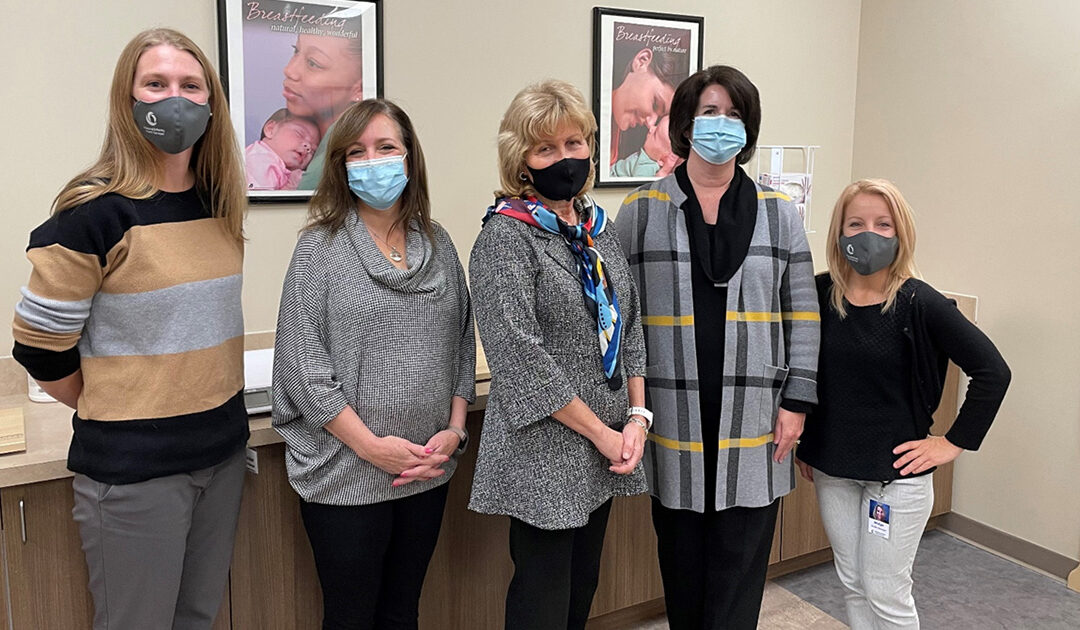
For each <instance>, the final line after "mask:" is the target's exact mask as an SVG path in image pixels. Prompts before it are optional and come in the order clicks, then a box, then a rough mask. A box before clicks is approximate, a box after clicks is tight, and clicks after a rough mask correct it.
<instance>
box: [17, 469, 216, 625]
mask: <svg viewBox="0 0 1080 630" xmlns="http://www.w3.org/2000/svg"><path fill="white" fill-rule="evenodd" d="M74 503H75V498H74V494H73V493H72V489H71V479H70V478H69V479H55V480H52V481H43V482H40V483H33V484H27V485H22V486H12V487H8V488H3V489H0V513H2V517H3V520H2V522H3V536H4V561H5V562H6V564H7V571H6V575H7V585H6V586H7V588H8V594H9V597H8V598H3V599H7V600H8V601H10V604H11V628H13V630H24V629H25V630H52V629H55V630H75V629H78V628H90V627H91V624H92V622H93V618H94V604H93V601H92V599H91V597H90V592H89V591H88V590H87V587H86V584H87V582H88V577H87V571H86V560H85V557H84V555H83V551H82V541H81V539H80V538H79V529H78V527H77V526H76V525H75V520H74V519H73V518H72V516H71V509H72V507H73V506H74ZM24 536H25V537H24ZM0 609H2V608H0ZM2 619H3V622H2V623H3V624H4V627H7V615H6V614H5V615H4V616H3V617H2ZM229 628H230V623H229V593H228V589H227V588H226V592H225V597H224V598H223V600H222V609H221V610H220V611H219V613H218V617H217V619H216V620H215V622H214V630H228V629H229Z"/></svg>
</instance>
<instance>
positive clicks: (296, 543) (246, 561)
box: [230, 444, 322, 630]
mask: <svg viewBox="0 0 1080 630" xmlns="http://www.w3.org/2000/svg"><path fill="white" fill-rule="evenodd" d="M256 453H257V454H258V462H259V474H257V475H255V474H252V473H250V472H249V473H247V474H246V476H245V478H244V499H243V501H242V502H241V504H240V520H239V523H238V525H237V531H236V545H235V547H234V548H233V563H232V572H231V574H230V583H231V588H232V601H231V603H232V627H233V628H235V629H236V630H247V629H249V628H250V629H252V630H277V629H279V628H280V629H281V630H292V629H294V628H295V629H296V630H303V629H305V628H312V629H314V628H319V627H321V624H322V591H321V590H320V589H319V580H318V577H317V576H316V574H315V560H314V558H313V557H312V555H311V545H310V544H309V543H308V539H307V534H306V533H305V532H304V525H303V523H302V522H301V520H300V499H299V497H297V495H296V492H295V491H293V489H292V487H290V486H289V480H288V477H287V475H286V474H285V446H284V445H283V444H272V445H269V446H263V447H260V448H258V449H256Z"/></svg>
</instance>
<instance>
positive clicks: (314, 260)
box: [273, 213, 476, 505]
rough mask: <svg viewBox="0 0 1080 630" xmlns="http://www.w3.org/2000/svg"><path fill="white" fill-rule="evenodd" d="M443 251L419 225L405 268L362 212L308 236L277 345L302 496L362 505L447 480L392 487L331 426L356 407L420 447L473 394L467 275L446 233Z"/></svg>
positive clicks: (293, 469) (277, 394) (298, 254)
mask: <svg viewBox="0 0 1080 630" xmlns="http://www.w3.org/2000/svg"><path fill="white" fill-rule="evenodd" d="M434 227H435V246H434V247H432V244H431V242H429V241H428V239H427V238H426V237H424V236H423V235H422V234H421V233H420V232H419V231H418V229H417V228H416V227H415V226H413V229H411V230H410V231H409V232H408V235H407V237H406V258H407V260H408V262H409V268H408V269H407V270H401V269H398V268H396V267H394V265H393V264H391V263H390V261H388V260H387V259H386V257H385V256H383V254H382V252H380V251H379V248H378V246H377V245H376V244H375V242H374V241H373V240H372V238H371V235H370V234H369V233H368V230H367V228H365V227H364V225H363V223H362V222H361V220H360V219H359V217H358V216H357V215H356V214H355V213H353V214H350V215H349V218H348V220H347V221H346V224H345V226H344V227H342V228H341V229H339V230H337V231H336V232H334V233H331V232H330V231H329V230H328V229H326V228H322V227H316V228H312V229H309V230H306V231H305V232H304V233H303V234H301V235H300V240H299V241H298V242H297V244H296V250H295V252H294V253H293V258H292V264H290V265H289V271H288V273H287V274H286V276H285V282H284V287H283V288H282V292H281V308H280V310H279V312H278V324H277V338H276V340H275V343H274V378H273V394H274V409H273V424H274V428H275V429H277V431H278V433H280V434H281V436H282V437H283V438H285V445H286V449H285V463H286V468H287V470H288V473H289V483H290V484H292V487H293V488H294V489H295V490H296V492H297V493H298V494H299V495H300V496H301V497H302V498H303V499H304V500H305V501H310V502H315V503H325V504H330V505H366V504H369V503H377V502H380V501H387V500H390V499H398V498H401V497H405V496H409V495H412V494H416V493H418V492H422V491H424V490H428V489H431V488H434V487H436V486H438V485H440V484H444V483H446V482H447V481H449V480H450V475H451V474H452V473H453V472H454V468H455V467H456V464H457V461H456V460H455V459H451V460H450V461H449V462H447V463H446V464H445V465H444V466H443V468H444V469H445V470H446V472H447V474H445V475H442V476H441V477H437V478H435V479H433V480H431V481H424V482H419V481H417V482H413V483H409V484H405V485H403V486H398V487H396V488H394V487H392V486H391V485H390V484H391V482H392V481H393V476H392V475H390V474H389V473H387V472H384V471H383V470H381V469H379V468H377V467H376V466H375V465H374V464H372V463H370V462H368V461H366V460H363V459H361V458H360V457H359V456H358V455H357V454H356V453H355V452H353V450H352V449H350V448H349V447H348V446H346V445H345V444H344V443H343V442H341V441H340V440H338V439H337V438H336V437H334V436H333V435H331V434H330V432H329V431H327V430H326V429H324V428H323V425H325V424H326V423H327V422H329V421H330V420H333V419H334V417H335V416H337V414H339V413H341V411H342V410H343V409H344V408H345V406H346V405H349V406H350V407H352V408H353V410H354V411H356V413H357V415H359V416H360V419H361V420H363V421H364V423H365V424H366V425H367V426H368V428H369V429H371V431H372V432H373V433H375V435H378V436H386V435H396V436H399V437H403V438H405V439H407V440H410V441H412V442H414V443H417V444H424V443H426V442H427V440H428V439H430V438H431V436H432V435H434V434H435V433H437V432H439V431H441V430H443V429H445V428H446V426H447V424H448V422H449V419H450V402H451V398H452V397H454V396H460V397H462V398H465V399H466V400H468V401H470V402H472V401H473V399H474V398H475V395H476V336H475V334H474V332H473V322H472V315H471V313H470V310H469V292H468V289H467V288H466V285H465V272H464V270H463V269H462V267H461V263H460V262H459V261H458V257H457V250H456V249H455V248H454V244H453V242H451V240H450V236H449V235H448V234H447V233H446V230H444V229H443V228H442V227H441V226H439V225H435V226H434Z"/></svg>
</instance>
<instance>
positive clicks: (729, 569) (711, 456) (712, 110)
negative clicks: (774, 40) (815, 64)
mask: <svg viewBox="0 0 1080 630" xmlns="http://www.w3.org/2000/svg"><path fill="white" fill-rule="evenodd" d="M670 116H671V119H670V123H669V124H670V137H671V146H672V150H673V151H674V152H675V153H676V154H677V155H679V156H680V157H683V158H686V162H685V163H683V164H682V165H680V166H679V167H677V168H676V169H675V172H674V173H673V174H671V175H669V176H667V177H665V178H663V179H660V180H657V181H655V182H653V183H651V184H649V185H646V186H643V187H642V188H639V189H638V190H636V191H635V192H633V193H632V194H631V195H630V196H628V197H627V198H626V200H625V201H624V202H623V206H622V208H621V209H620V211H619V215H618V218H617V219H616V221H615V227H616V229H617V231H618V234H619V241H620V243H621V244H622V247H623V250H624V253H625V254H626V256H627V258H628V261H629V263H630V269H631V272H632V274H633V276H634V279H635V280H636V282H637V286H638V289H639V294H640V300H641V311H642V324H643V325H644V330H645V340H646V348H647V352H648V369H647V376H646V396H647V405H646V406H647V407H649V408H650V409H652V410H653V412H654V414H655V420H654V422H655V424H654V426H653V430H652V432H651V433H650V435H649V442H648V444H647V446H646V449H645V456H644V461H645V471H646V475H647V476H648V479H649V487H650V491H651V493H652V495H653V523H654V526H655V528H656V533H657V537H658V542H659V556H660V570H661V575H662V577H663V582H664V595H665V599H666V603H667V611H668V619H669V622H670V625H671V627H672V628H673V629H676V630H678V629H681V628H694V629H697V628H755V627H756V625H757V618H758V610H759V609H760V606H761V595H762V591H763V589H764V583H765V571H766V568H767V565H768V558H769V550H770V547H771V543H772V537H773V531H774V528H775V526H776V515H777V509H778V506H779V498H780V497H781V496H783V495H785V494H787V493H788V492H790V491H791V490H792V489H793V488H794V486H795V476H794V468H793V466H792V462H791V459H790V458H788V454H789V453H790V452H791V448H792V446H793V445H794V444H795V440H797V439H798V437H799V435H800V434H801V433H802V426H803V421H804V418H805V413H806V411H808V410H809V409H810V407H811V405H813V403H815V402H816V368H817V353H818V333H819V317H818V306H817V294H816V291H815V288H814V269H813V262H812V260H811V258H810V250H809V247H808V245H807V242H806V236H805V233H804V230H803V224H802V219H801V218H800V216H799V213H798V210H797V209H796V207H795V205H794V204H793V203H791V201H790V200H789V199H788V198H787V197H785V196H784V195H781V194H779V193H776V192H773V191H772V190H770V189H768V188H766V187H764V186H760V185H758V184H755V183H754V182H753V181H752V180H751V179H750V178H749V177H748V176H747V175H746V173H744V172H743V170H742V169H741V168H739V167H738V164H744V163H746V162H747V161H749V160H750V157H751V156H752V154H753V151H754V145H755V142H756V140H757V134H758V128H759V126H760V123H761V109H760V102H759V99H758V92H757V88H755V87H754V85H753V84H752V83H751V82H750V80H749V79H747V78H746V76H745V75H743V74H742V73H741V72H739V71H738V70H736V69H735V68H731V67H727V66H713V67H711V68H707V69H705V70H702V71H700V72H698V73H696V74H694V75H692V76H690V77H689V78H688V79H686V80H685V81H684V82H683V83H682V84H681V85H679V87H678V88H677V89H676V91H675V96H674V98H673V99H672V104H671V112H670Z"/></svg>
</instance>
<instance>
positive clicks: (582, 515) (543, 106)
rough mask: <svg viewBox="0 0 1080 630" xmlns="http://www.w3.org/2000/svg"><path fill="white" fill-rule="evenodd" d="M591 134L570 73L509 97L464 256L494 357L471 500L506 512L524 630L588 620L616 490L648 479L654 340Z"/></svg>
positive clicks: (512, 597) (627, 490)
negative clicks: (477, 224) (648, 357)
mask: <svg viewBox="0 0 1080 630" xmlns="http://www.w3.org/2000/svg"><path fill="white" fill-rule="evenodd" d="M595 132H596V121H595V119H594V118H593V115H592V113H591V112H590V111H589V109H588V107H587V106H586V105H585V100H584V98H582V96H581V93H580V92H579V91H578V90H577V88H575V87H574V86H572V85H570V84H568V83H565V82H562V81H545V82H543V83H538V84H536V85H532V86H529V87H527V88H525V89H524V90H522V91H521V92H519V93H518V95H517V96H516V97H514V100H513V101H512V102H511V104H510V107H509V109H507V111H506V114H505V115H504V116H503V119H502V123H501V124H500V126H499V165H500V168H499V176H500V180H501V184H502V190H500V191H498V192H497V193H496V197H497V198H496V200H495V205H493V206H492V207H491V208H488V211H487V215H486V216H485V217H484V228H483V229H482V230H481V232H480V236H479V237H478V238H477V239H476V243H475V245H473V250H472V255H471V258H470V263H469V279H470V285H471V286H472V291H473V300H474V309H475V313H476V321H477V324H478V326H479V328H480V338H481V341H482V342H483V345H484V349H485V352H486V354H487V359H488V364H489V365H490V367H491V394H490V396H489V398H488V405H487V412H486V416H485V418H484V430H483V434H482V435H481V437H480V451H479V455H478V459H477V464H476V474H475V477H474V481H473V488H472V498H471V500H470V503H469V507H470V508H471V509H473V510H475V511H477V512H482V513H485V514H505V515H507V516H509V517H510V555H511V557H512V558H513V561H514V577H513V579H512V580H511V582H510V587H509V590H508V592H507V596H506V627H507V628H514V629H515V630H518V629H528V628H545V629H556V628H560V629H561V628H583V627H584V626H585V621H586V619H587V618H588V614H589V608H590V606H591V604H592V598H593V593H594V592H595V591H596V584H597V579H598V576H599V572H600V552H601V550H602V548H603V542H604V531H605V529H606V527H607V518H608V512H609V510H610V508H611V499H612V497H614V496H619V495H633V494H639V493H641V492H644V491H645V487H646V486H645V475H644V472H643V471H642V469H641V465H640V463H639V462H640V460H641V454H642V449H643V447H644V444H645V438H646V435H647V432H648V429H649V426H650V424H651V418H650V416H651V414H650V413H649V412H648V410H646V409H644V403H645V385H644V379H643V376H644V374H645V345H644V340H643V337H642V332H641V322H640V321H639V317H638V297H637V290H636V288H635V287H634V283H633V281H632V280H631V278H630V271H629V268H628V266H627V264H626V259H625V258H624V257H623V255H622V252H621V250H620V248H619V244H618V241H617V240H616V238H615V235H614V232H613V231H612V230H611V229H608V228H609V227H610V226H609V223H608V219H607V215H606V213H605V212H604V210H603V209H602V208H600V207H599V206H597V205H596V204H594V203H593V202H592V200H591V199H589V197H587V196H586V193H587V192H588V191H589V189H590V188H591V187H592V182H593V176H594V168H593V162H592V156H593V151H594V150H595V146H594V145H595V140H594V134H595Z"/></svg>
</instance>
